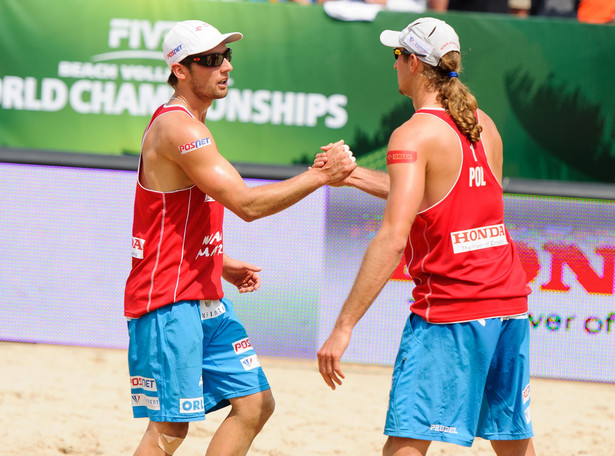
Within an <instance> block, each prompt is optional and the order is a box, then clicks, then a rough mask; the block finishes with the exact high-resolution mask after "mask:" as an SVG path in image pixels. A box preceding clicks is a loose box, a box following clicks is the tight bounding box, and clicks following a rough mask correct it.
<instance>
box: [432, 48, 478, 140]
mask: <svg viewBox="0 0 615 456" xmlns="http://www.w3.org/2000/svg"><path fill="white" fill-rule="evenodd" d="M459 73H461V54H460V53H459V52H457V51H451V52H448V53H447V54H445V55H444V56H443V57H442V60H440V64H439V65H438V66H437V67H434V66H431V65H425V70H424V71H423V74H424V75H425V76H426V77H427V80H428V84H429V85H430V86H431V87H433V88H434V89H435V90H436V91H437V92H438V101H439V102H440V103H441V104H442V106H443V107H444V109H445V110H446V112H447V113H448V114H449V115H450V116H451V117H452V119H453V121H454V122H455V124H456V125H457V128H459V131H461V133H462V134H463V135H464V136H466V137H467V138H468V140H469V141H470V142H471V143H476V142H478V141H480V132H481V131H482V129H483V128H482V127H481V126H480V125H479V124H478V120H477V118H476V110H477V109H478V103H477V102H476V98H474V95H472V94H471V93H470V90H469V89H468V88H467V87H466V86H465V85H464V84H463V83H462V82H461V81H460V80H459V78H458V77H457V76H458V74H459Z"/></svg>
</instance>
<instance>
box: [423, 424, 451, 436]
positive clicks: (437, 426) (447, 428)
mask: <svg viewBox="0 0 615 456" xmlns="http://www.w3.org/2000/svg"><path fill="white" fill-rule="evenodd" d="M429 430H430V431H434V432H445V433H447V434H457V428H456V427H451V426H442V425H441V424H432V425H431V427H430V428H429Z"/></svg>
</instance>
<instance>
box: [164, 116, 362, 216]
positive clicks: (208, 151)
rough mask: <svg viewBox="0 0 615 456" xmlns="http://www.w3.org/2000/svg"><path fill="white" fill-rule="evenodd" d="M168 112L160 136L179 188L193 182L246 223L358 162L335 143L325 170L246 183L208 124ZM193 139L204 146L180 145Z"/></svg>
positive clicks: (288, 203)
mask: <svg viewBox="0 0 615 456" xmlns="http://www.w3.org/2000/svg"><path fill="white" fill-rule="evenodd" d="M168 116H169V117H168V118H166V119H164V121H165V122H166V124H165V125H164V129H165V130H164V131H165V132H167V136H164V137H162V138H161V139H160V140H159V145H158V148H159V149H160V150H162V151H163V152H162V153H163V154H164V155H165V157H166V159H167V161H168V162H169V163H171V164H173V165H175V166H176V167H177V168H178V170H181V172H175V177H177V176H179V178H177V179H176V180H178V181H179V182H178V184H177V186H176V188H182V187H184V188H185V187H187V186H189V185H192V184H195V185H197V186H198V187H199V188H200V189H201V190H202V191H204V192H205V193H207V194H208V195H209V196H211V197H212V198H214V199H215V200H216V201H218V202H220V203H221V204H222V205H224V206H225V207H226V208H228V209H229V210H231V211H232V212H234V213H235V214H237V215H238V216H239V217H241V218H242V219H243V220H245V221H252V220H255V219H258V218H261V217H265V216H268V215H271V214H275V213H277V212H279V211H281V210H283V209H286V208H287V207H289V206H291V205H293V204H295V203H297V202H298V201H300V200H301V199H303V198H305V197H306V196H307V195H309V194H310V193H312V192H313V191H314V190H316V189H317V188H319V187H321V186H323V185H325V184H328V183H331V182H335V181H337V180H340V179H342V178H344V177H345V176H347V175H348V174H349V173H350V172H351V171H352V170H353V169H354V168H355V166H356V165H355V164H354V162H353V160H352V159H351V157H349V155H348V154H347V153H346V151H345V150H344V148H343V146H342V145H341V144H338V143H336V145H335V146H334V147H333V148H332V149H331V151H330V153H329V154H330V159H329V161H328V163H327V164H326V165H325V166H323V167H322V168H320V169H314V168H312V169H309V170H307V171H306V172H304V173H301V174H299V175H298V176H295V177H293V178H291V179H288V180H285V181H281V182H276V183H273V184H268V185H262V186H256V187H248V186H247V185H246V184H245V182H244V181H243V179H242V177H241V176H240V175H239V173H238V172H237V170H236V169H235V168H234V167H233V166H232V165H231V164H230V163H229V162H228V161H227V160H226V159H225V158H224V157H223V156H222V155H221V154H220V153H219V152H218V148H217V146H216V143H215V141H214V140H213V137H212V135H211V133H210V131H209V129H208V128H207V127H206V126H205V125H204V124H202V123H201V122H198V121H196V120H192V119H190V122H186V119H185V115H184V114H183V113H173V114H168ZM171 116H174V117H171ZM195 141H200V144H205V145H202V146H201V147H197V148H192V149H190V150H188V151H186V150H185V149H186V148H185V147H184V148H183V150H182V146H184V145H186V144H192V143H194V142H195ZM182 152H183V153H182ZM181 176H183V182H181V181H182V179H181ZM172 177H173V176H172ZM164 178H165V176H163V179H164Z"/></svg>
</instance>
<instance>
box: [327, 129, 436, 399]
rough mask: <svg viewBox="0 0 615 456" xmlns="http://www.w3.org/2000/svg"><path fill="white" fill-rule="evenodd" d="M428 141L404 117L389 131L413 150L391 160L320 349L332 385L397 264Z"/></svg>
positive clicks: (418, 199) (421, 183)
mask: <svg viewBox="0 0 615 456" xmlns="http://www.w3.org/2000/svg"><path fill="white" fill-rule="evenodd" d="M430 147H431V146H429V144H428V143H426V142H425V138H424V137H422V135H421V134H420V132H418V131H416V130H415V129H414V128H413V125H412V123H411V122H406V124H404V125H403V126H401V127H399V128H398V129H397V130H396V131H395V132H394V133H393V134H392V135H391V139H390V141H389V145H388V150H389V151H392V150H393V151H395V150H406V151H408V152H409V153H408V154H407V159H406V160H404V161H399V162H396V163H393V164H390V165H388V166H387V170H388V174H389V176H390V191H389V196H388V199H387V202H386V206H385V209H384V216H383V220H382V225H381V227H380V229H379V230H378V233H377V234H376V236H375V237H374V239H373V240H372V241H371V242H370V245H369V247H368V248H367V251H366V252H365V256H364V258H363V262H362V264H361V268H360V270H359V273H358V275H357V278H356V280H355V282H354V285H353V286H352V289H351V291H350V293H349V295H348V298H347V299H346V301H345V302H344V305H343V306H342V310H341V311H340V314H339V316H338V318H337V320H336V323H335V327H334V329H333V331H332V332H331V335H330V336H329V338H328V339H327V340H326V341H325V343H324V344H323V346H322V348H321V349H320V350H319V351H318V366H319V370H320V374H321V375H322V377H323V379H324V381H325V383H326V384H327V385H329V387H331V388H332V389H335V385H336V384H338V385H341V383H342V380H341V379H342V378H344V375H343V373H342V371H341V368H340V360H341V357H342V355H343V353H344V351H345V350H346V348H347V347H348V344H349V343H350V337H351V334H352V330H353V328H354V326H355V325H356V324H357V322H358V321H359V320H360V319H361V317H363V315H364V314H365V312H366V311H367V309H368V308H369V307H370V306H371V305H372V303H373V302H374V300H375V298H376V296H378V294H379V293H380V291H381V290H382V288H383V287H384V285H385V284H386V283H387V281H388V280H389V278H390V276H391V274H392V273H393V271H394V269H395V267H396V266H397V265H398V264H399V261H400V259H401V256H402V253H403V250H404V247H405V246H406V241H407V239H408V234H409V232H410V227H411V226H412V223H413V222H414V218H415V216H416V213H417V211H418V210H419V207H420V206H421V204H422V201H423V193H424V187H425V175H426V169H427V166H428V162H429V155H430ZM410 152H411V153H410Z"/></svg>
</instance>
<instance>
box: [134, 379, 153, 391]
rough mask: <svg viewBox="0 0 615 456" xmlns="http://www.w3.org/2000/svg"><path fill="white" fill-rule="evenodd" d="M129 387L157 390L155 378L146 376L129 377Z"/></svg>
mask: <svg viewBox="0 0 615 456" xmlns="http://www.w3.org/2000/svg"><path fill="white" fill-rule="evenodd" d="M130 387H131V388H140V389H143V390H145V391H158V390H157V389H156V380H154V379H153V378H147V377H130Z"/></svg>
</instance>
